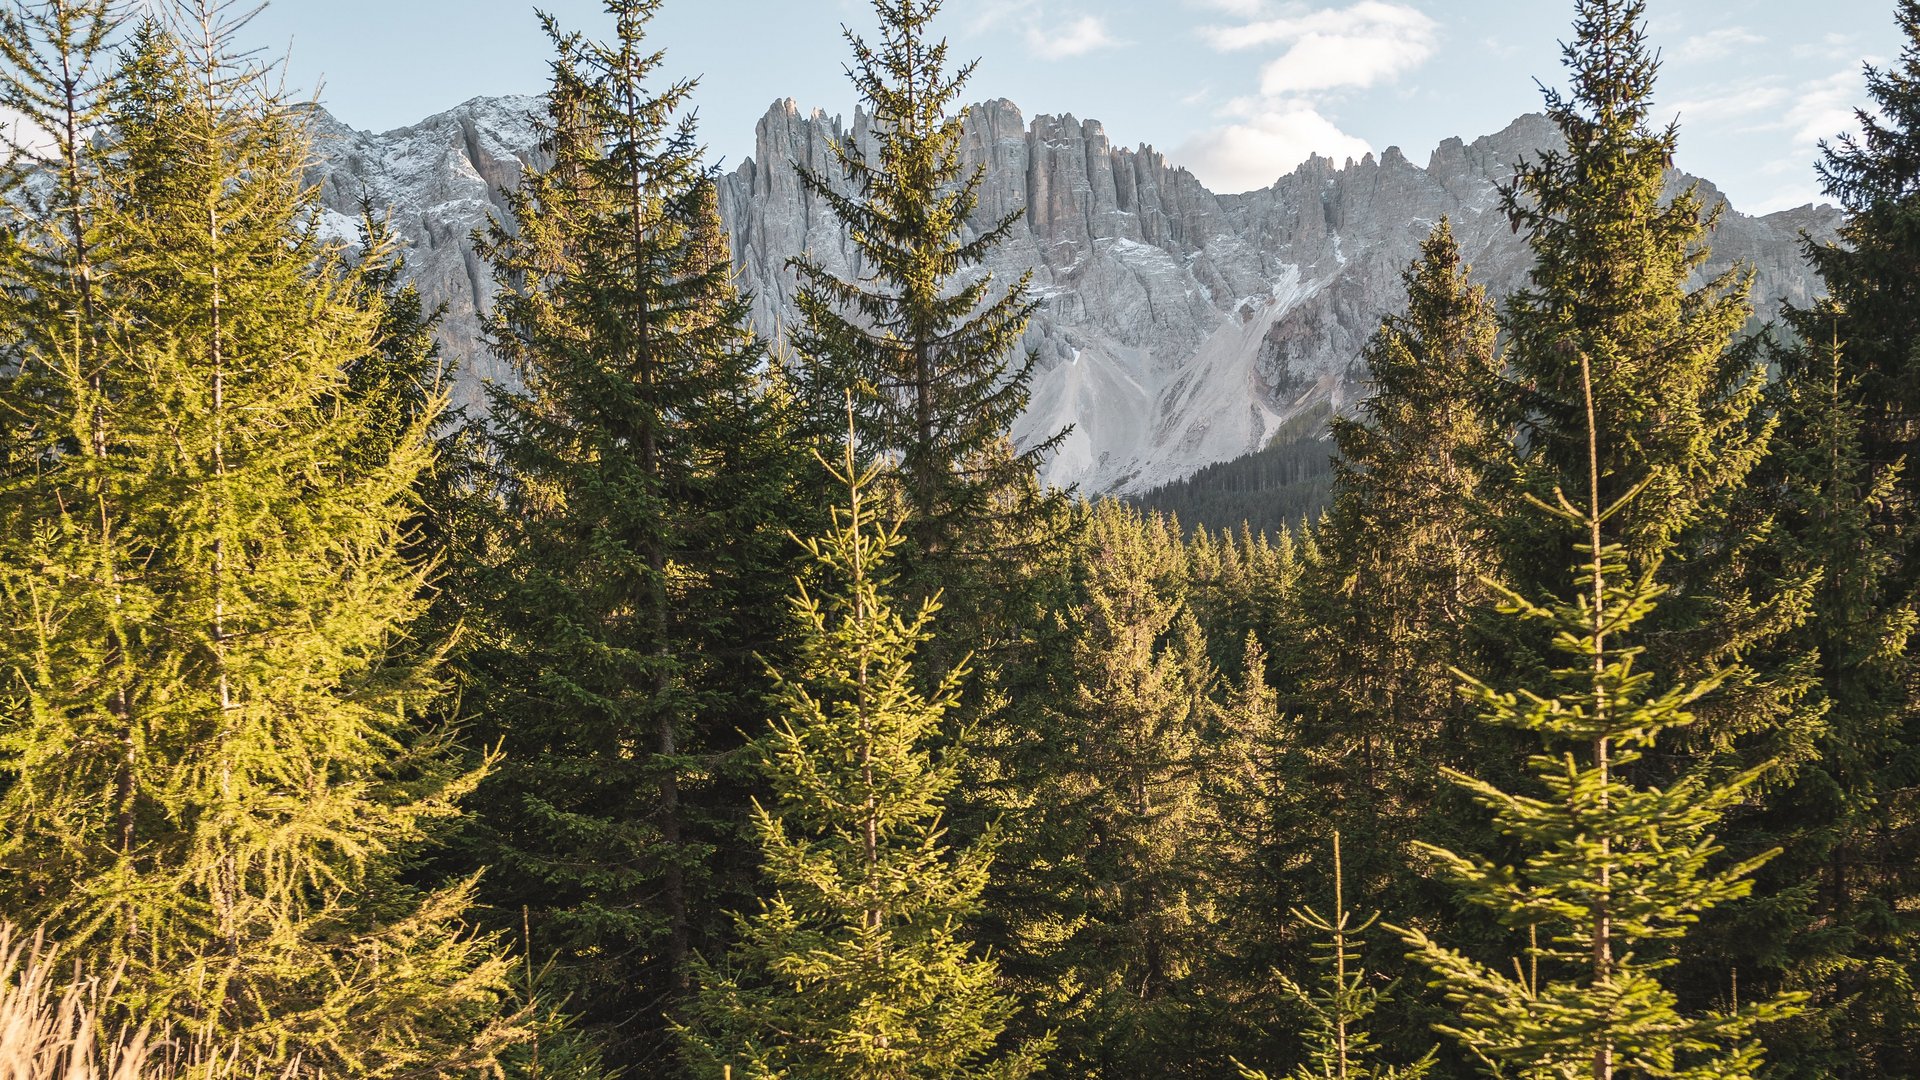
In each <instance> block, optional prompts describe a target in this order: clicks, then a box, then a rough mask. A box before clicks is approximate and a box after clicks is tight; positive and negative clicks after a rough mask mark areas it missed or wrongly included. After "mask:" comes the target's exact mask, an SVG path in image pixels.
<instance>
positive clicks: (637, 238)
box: [463, 0, 798, 1068]
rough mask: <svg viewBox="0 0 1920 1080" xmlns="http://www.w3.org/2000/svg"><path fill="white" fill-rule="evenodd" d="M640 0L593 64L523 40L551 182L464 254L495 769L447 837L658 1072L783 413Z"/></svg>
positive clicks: (733, 706) (783, 474)
mask: <svg viewBox="0 0 1920 1080" xmlns="http://www.w3.org/2000/svg"><path fill="white" fill-rule="evenodd" d="M659 6H660V5H659V3H658V0H609V2H608V3H607V4H606V10H607V12H608V14H609V15H610V16H611V17H612V20H613V28H614V33H613V37H612V38H611V39H609V40H608V41H607V42H604V43H602V42H596V41H591V40H588V39H587V38H585V37H583V36H581V35H579V34H576V33H569V32H565V31H563V30H561V29H560V28H559V27H558V25H557V24H556V23H555V22H554V21H553V20H552V19H551V18H549V19H547V20H546V23H545V25H546V29H547V32H548V34H549V36H550V37H551V39H552V41H553V43H554V47H555V49H556V53H557V55H556V58H555V60H554V63H553V72H554V81H553V88H552V91H551V92H550V94H549V95H548V97H547V99H546V109H547V112H546V116H545V119H544V121H543V122H542V124H543V132H544V137H545V143H544V145H545V148H546V150H547V151H548V152H549V153H550V154H551V155H552V162H553V163H552V166H551V167H550V168H549V169H547V170H545V171H543V172H539V173H535V174H532V175H529V176H528V177H527V178H526V179H525V181H524V183H523V184H522V186H521V187H520V188H519V189H518V190H517V191H514V192H510V193H508V206H509V209H510V213H511V218H512V220H511V222H503V223H499V224H497V225H496V226H495V227H494V228H493V229H492V230H491V232H490V234H489V235H488V236H487V237H486V238H485V239H484V242H483V243H482V251H483V253H484V254H485V256H486V257H487V258H488V259H489V260H491V261H492V263H493V265H494V268H495V274H496V277H497V279H498V280H499V282H500V284H501V286H502V292H501V296H500V299H499V300H498V302H497V304H496V307H495V310H494V313H493V315H492V316H491V318H490V320H489V322H488V326H487V329H488V334H489V340H490V343H491V345H492V347H493V349H494V350H495V351H496V352H497V353H498V354H499V355H500V356H501V357H503V358H504V359H506V360H507V361H509V362H510V363H511V364H512V366H513V369H514V371H515V372H516V373H517V374H518V375H519V377H520V381H521V384H522V386H521V387H520V388H508V387H500V388H496V390H495V392H494V396H493V413H492V424H493V428H494V435H493V438H492V447H491V453H492V456H493V458H494V460H495V462H496V464H497V476H496V478H495V480H494V482H493V486H492V493H491V494H492V497H493V501H494V508H495V511H496V512H495V514H494V516H493V521H492V524H491V526H490V532H491V536H490V538H489V540H488V542H487V544H486V545H485V546H484V548H483V549H481V550H480V551H479V552H478V553H477V561H478V564H479V565H477V566H475V567H473V568H472V569H470V570H468V571H465V572H463V573H464V574H465V575H466V576H467V577H468V579H469V580H468V581H467V582H464V583H463V587H467V588H470V589H471V596H472V599H471V600H470V601H468V604H469V608H470V610H471V616H472V620H473V622H474V623H475V624H476V637H477V639H478V640H477V641H476V642H475V644H474V645H473V647H472V648H471V649H470V651H469V652H468V654H467V655H466V657H465V661H464V663H465V668H466V670H467V672H468V682H469V687H468V694H467V699H468V701H469V702H470V704H471V707H473V708H474V709H475V710H476V711H478V712H479V713H480V714H481V716H482V718H483V719H482V721H481V723H480V725H479V728H480V730H481V731H482V732H484V733H485V735H486V736H487V737H488V738H490V739H495V740H498V741H499V743H500V745H501V747H502V749H503V750H504V752H505V754H506V762H505V765H504V767H503V768H502V769H501V771H500V772H499V773H498V774H497V776H496V777H495V779H494V780H492V781H490V782H489V785H488V787H487V789H486V790H485V792H484V793H483V798H482V800H481V805H482V807H483V811H484V812H483V813H482V814H481V815H480V823H479V827H478V828H477V829H476V830H474V832H473V834H472V842H473V852H474V857H475V858H476V861H478V862H479V863H481V864H491V865H492V866H493V869H492V870H491V871H490V872H489V874H488V876H487V878H486V881H485V886H484V888H485V892H484V898H485V899H486V901H487V902H488V903H489V904H490V905H491V906H492V908H493V909H494V911H495V912H496V914H497V916H498V917H499V919H500V920H501V924H502V925H503V926H507V927H514V928H519V927H521V926H523V916H524V925H525V926H526V927H527V928H529V929H530V935H531V936H530V939H529V940H528V941H527V942H526V947H527V949H528V950H529V955H530V957H531V958H532V959H533V960H534V961H535V962H538V963H545V962H547V961H549V960H551V961H552V962H553V963H554V965H555V968H554V970H553V973H552V976H551V981H552V983H553V985H554V986H555V987H556V989H558V990H561V991H562V992H564V993H566V994H567V995H568V996H569V1000H570V1006H569V1007H570V1008H572V1009H574V1010H576V1011H577V1012H578V1013H579V1014H580V1016H581V1019H582V1020H583V1021H584V1022H585V1023H587V1024H588V1025H589V1026H591V1027H593V1028H594V1029H596V1030H597V1031H598V1032H599V1033H600V1034H602V1035H603V1036H604V1037H605V1038H606V1039H607V1040H608V1042H609V1044H610V1055H609V1061H610V1064H614V1065H620V1066H627V1067H647V1068H656V1067H660V1062H661V1061H662V1060H664V1059H666V1058H668V1057H670V1056H671V1055H672V1054H673V1053H674V1042H673V1039H672V1037H671V1034H670V1029H669V1027H668V1022H669V1021H668V1018H669V1016H670V1015H672V1014H674V1013H675V1012H677V1011H678V1009H679V1008H680V1007H681V1006H682V1005H683V1004H684V1001H685V997H686V995H687V993H688V991H689V988H690V983H689V977H690V976H689V967H688V960H689V956H690V954H691V952H692V950H693V949H694V948H695V947H696V945H698V944H700V943H701V942H702V941H704V940H707V938H708V936H709V935H711V934H714V933H718V932H721V931H723V929H724V926H723V924H722V923H721V922H720V919H719V914H718V912H719V910H720V909H721V904H720V903H719V901H720V900H721V898H722V897H723V896H724V895H726V894H725V890H726V889H728V888H730V887H737V885H734V884H733V883H730V882H729V881H728V880H726V874H724V873H722V874H718V875H716V874H715V873H714V871H715V870H716V869H717V868H719V869H724V868H726V867H728V866H731V865H732V864H733V863H735V862H737V861H738V860H737V859H736V857H735V856H734V855H733V854H732V853H731V852H730V850H723V849H722V847H721V845H725V844H727V843H728V841H729V838H730V837H731V835H732V831H733V830H734V829H736V828H738V827H739V826H740V825H741V824H743V823H742V822H740V820H739V818H740V811H739V810H737V809H735V806H737V805H743V804H744V802H745V798H744V797H743V796H739V795H738V794H737V792H736V791H735V790H734V788H732V787H731V786H729V785H726V784H724V783H722V782H721V777H720V776H718V774H717V773H716V768H717V765H718V764H719V763H722V762H724V761H725V760H726V756H727V755H728V754H729V753H730V751H732V750H734V749H736V748H737V746H738V744H739V742H740V736H739V734H738V733H739V732H740V731H742V730H744V729H746V728H748V727H749V726H750V724H751V720H750V718H751V717H752V716H753V715H755V714H756V712H757V707H758V695H759V694H760V693H762V692H763V690H764V681H763V679H762V677H761V675H760V672H759V670H758V669H757V668H756V667H755V666H754V664H755V663H757V662H756V661H754V660H753V655H754V653H756V652H764V653H767V654H769V655H774V654H777V645H778V637H779V635H780V633H781V630H780V627H779V626H778V625H777V622H776V620H775V619H774V618H773V617H772V615H771V612H772V611H773V610H774V608H775V605H774V603H773V600H772V598H773V596H775V595H777V593H776V589H777V586H776V584H775V582H776V581H777V580H778V578H779V576H781V575H782V574H783V573H784V568H785V567H786V566H788V565H790V563H791V558H790V557H789V556H787V555H785V554H784V553H783V552H784V548H785V546H786V542H785V541H784V539H783V530H782V529H780V528H778V527H777V524H776V523H779V522H782V521H783V520H784V517H783V515H791V514H794V513H795V512H796V511H794V510H793V509H791V508H790V507H789V504H791V503H793V502H796V501H797V500H792V499H790V498H788V495H789V493H790V491H791V490H792V487H791V485H792V482H793V479H794V476H795V473H796V471H797V468H798V466H797V464H795V462H794V459H793V455H794V452H795V447H794V446H793V440H792V439H791V438H790V436H789V435H788V434H787V433H786V431H785V427H784V425H785V424H786V419H785V406H784V404H783V401H784V398H783V397H782V395H781V392H780V390H779V387H778V386H777V385H776V384H775V383H774V382H773V381H771V377H770V376H767V375H763V374H762V373H761V368H762V367H763V365H764V363H765V360H766V351H765V349H764V347H763V346H762V345H761V344H760V342H758V341H757V340H756V339H755V338H754V336H753V334H752V332H751V330H750V329H749V327H748V323H747V307H746V304H745V302H744V301H743V299H742V298H741V297H740V296H739V295H737V293H736V292H735V290H734V288H733V278H732V273H733V271H732V262H731V258H730V256H731V251H730V247H729V244H728V242H727V240H726V236H725V232H724V230H723V229H722V227H721V225H720V222H719V214H718V206H717V202H716V196H715V192H714V189H713V184H712V182H711V179H710V178H709V176H708V175H707V173H706V171H705V170H704V168H703V167H702V166H701V164H700V148H699V146H698V145H697V143H696V141H695V137H694V128H693V121H692V118H691V117H690V116H689V115H686V114H685V106H686V102H687V98H688V95H689V94H690V93H691V91H692V88H693V87H692V84H691V83H690V82H684V81H683V82H676V83H671V84H667V85H664V86H657V84H658V83H659V81H660V78H661V76H660V69H661V63H662V54H660V53H658V52H652V51H649V49H648V48H647V46H646V41H645V32H646V28H647V25H648V23H649V21H650V20H651V19H652V17H653V16H654V14H655V13H656V12H657V10H658V8H659Z"/></svg>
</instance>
